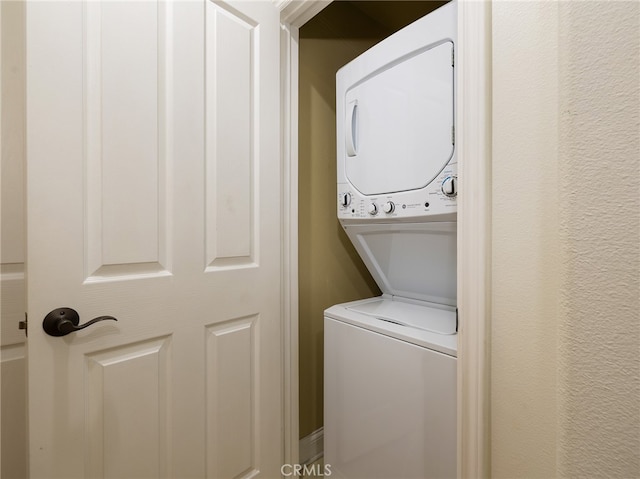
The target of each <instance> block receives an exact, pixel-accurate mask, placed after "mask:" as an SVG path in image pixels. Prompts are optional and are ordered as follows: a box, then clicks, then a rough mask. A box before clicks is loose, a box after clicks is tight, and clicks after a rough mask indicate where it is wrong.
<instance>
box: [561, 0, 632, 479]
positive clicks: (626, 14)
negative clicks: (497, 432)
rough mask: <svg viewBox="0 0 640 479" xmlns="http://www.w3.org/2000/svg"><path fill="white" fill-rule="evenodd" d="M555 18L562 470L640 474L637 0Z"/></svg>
mask: <svg viewBox="0 0 640 479" xmlns="http://www.w3.org/2000/svg"><path fill="white" fill-rule="evenodd" d="M559 13H560V16H559V18H560V24H559V26H560V38H559V43H560V49H559V51H560V52H561V53H560V59H559V60H560V62H559V64H560V69H559V70H560V71H559V73H560V76H559V80H560V87H561V88H560V112H559V115H560V137H559V138H560V161H559V169H558V173H559V177H560V178H561V181H560V184H559V186H560V188H559V204H560V205H561V209H560V211H561V217H560V232H561V243H562V247H563V249H564V263H563V275H562V286H561V301H562V320H561V321H560V322H559V324H558V326H559V328H558V339H559V346H560V348H559V359H560V361H559V372H560V375H559V384H560V388H559V390H558V392H559V400H560V401H559V415H558V421H559V422H558V426H559V455H558V462H559V473H560V474H561V475H562V476H567V477H625V478H627V477H629V478H630V477H640V279H639V276H640V178H639V169H640V3H639V2H637V1H633V2H564V3H562V4H561V5H560V10H559Z"/></svg>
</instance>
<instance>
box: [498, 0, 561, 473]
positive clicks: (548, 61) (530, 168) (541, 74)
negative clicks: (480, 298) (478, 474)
mask: <svg viewBox="0 0 640 479" xmlns="http://www.w3.org/2000/svg"><path fill="white" fill-rule="evenodd" d="M553 32H557V6H556V4H555V3H551V2H549V3H542V2H496V3H495V4H494V6H493V160H492V161H493V168H492V183H493V200H492V201H493V211H492V223H493V231H492V238H493V239H492V255H493V256H492V257H493V260H492V278H493V284H492V298H491V301H492V311H493V313H492V329H491V341H492V347H491V378H492V381H491V417H492V420H491V436H492V441H491V462H492V472H493V476H494V477H498V478H516V477H539V478H550V477H554V476H555V471H556V421H557V418H556V412H555V411H556V394H557V393H556V391H557V379H556V370H557V357H556V356H557V351H556V349H557V333H556V327H557V322H558V307H559V271H560V264H559V261H560V244H559V233H558V222H559V209H560V205H559V204H558V193H557V191H558V177H557V170H558V152H557V149H558V119H557V116H558V115H557V109H558V73H557V68H558V67H557V36H554V35H553Z"/></svg>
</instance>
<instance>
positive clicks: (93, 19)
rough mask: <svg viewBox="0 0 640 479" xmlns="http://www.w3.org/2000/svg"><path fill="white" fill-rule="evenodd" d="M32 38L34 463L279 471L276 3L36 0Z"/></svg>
mask: <svg viewBox="0 0 640 479" xmlns="http://www.w3.org/2000/svg"><path fill="white" fill-rule="evenodd" d="M27 45H28V47H27V65H28V67H27V152H28V153H27V166H28V168H27V187H28V196H27V201H28V207H27V218H28V219H27V222H28V224H27V228H28V250H27V251H28V267H27V292H28V312H29V339H28V368H29V415H30V420H29V425H30V429H29V441H30V443H29V444H30V446H29V447H30V451H29V452H30V474H31V477H34V478H36V477H38V478H40V477H47V478H53V477H60V478H62V477H64V478H81V477H105V478H111V477H113V478H115V477H120V478H143V477H167V478H178V477H179V478H187V477H221V478H222V477H253V476H254V475H257V476H261V477H276V476H279V470H280V464H281V461H282V455H283V452H282V451H283V438H282V370H281V349H282V348H281V346H282V344H281V341H282V340H281V335H280V321H281V306H280V304H281V291H280V273H281V259H280V257H281V252H280V244H281V231H280V215H281V208H280V151H279V148H280V147H279V138H280V132H279V128H280V126H279V125H280V121H279V114H280V113H279V111H280V110H279V98H280V95H279V78H278V75H279V68H278V66H279V57H278V55H279V16H278V11H277V9H276V7H275V6H274V5H273V4H272V2H260V1H258V2H244V1H241V2H215V3H214V2H211V1H210V0H205V1H191V2H175V3H174V2H166V1H157V2H156V1H144V2H102V3H101V2H96V1H87V2H33V3H29V4H28V7H27ZM61 307H67V308H72V309H74V310H76V311H77V312H78V313H79V316H80V323H81V324H84V323H85V322H87V321H89V320H91V319H92V318H95V317H98V316H103V315H109V316H112V317H114V318H117V322H115V321H111V320H105V321H102V322H98V323H96V324H93V325H91V326H89V327H87V328H86V329H82V330H79V331H74V332H71V333H70V334H68V335H65V336H59V337H54V336H50V335H48V334H46V333H45V332H44V331H43V328H42V322H43V318H44V317H45V316H46V315H47V314H48V313H49V312H50V311H53V310H55V309H56V308H61ZM70 314H71V313H70V312H69V311H65V315H64V316H62V317H61V319H65V318H69V315H70ZM58 317H59V318H60V315H59V316H58ZM61 329H64V326H63V327H61Z"/></svg>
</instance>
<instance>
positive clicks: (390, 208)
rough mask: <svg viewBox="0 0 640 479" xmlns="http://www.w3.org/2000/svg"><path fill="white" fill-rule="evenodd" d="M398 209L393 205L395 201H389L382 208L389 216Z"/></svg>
mask: <svg viewBox="0 0 640 479" xmlns="http://www.w3.org/2000/svg"><path fill="white" fill-rule="evenodd" d="M395 209H396V205H394V204H393V201H387V202H386V203H385V204H384V205H383V206H382V211H384V212H385V213H387V214H390V213H393V211H394V210H395Z"/></svg>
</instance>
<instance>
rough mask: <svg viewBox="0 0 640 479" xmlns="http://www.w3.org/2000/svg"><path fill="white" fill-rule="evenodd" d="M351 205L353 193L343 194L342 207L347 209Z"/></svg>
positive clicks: (341, 197)
mask: <svg viewBox="0 0 640 479" xmlns="http://www.w3.org/2000/svg"><path fill="white" fill-rule="evenodd" d="M350 204H351V193H341V194H340V206H342V207H343V208H346V207H347V206H349V205H350Z"/></svg>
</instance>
